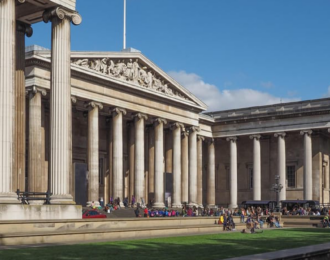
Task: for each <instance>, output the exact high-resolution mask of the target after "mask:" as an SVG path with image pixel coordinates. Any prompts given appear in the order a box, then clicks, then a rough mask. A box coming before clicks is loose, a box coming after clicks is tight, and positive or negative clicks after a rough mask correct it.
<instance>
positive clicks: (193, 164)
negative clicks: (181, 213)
mask: <svg viewBox="0 0 330 260" xmlns="http://www.w3.org/2000/svg"><path fill="white" fill-rule="evenodd" d="M198 131H199V128H198V127H195V126H193V127H191V128H190V129H189V205H190V206H197V132H198Z"/></svg>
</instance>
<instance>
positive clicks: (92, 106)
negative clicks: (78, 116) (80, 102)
mask: <svg viewBox="0 0 330 260" xmlns="http://www.w3.org/2000/svg"><path fill="white" fill-rule="evenodd" d="M85 107H86V108H92V109H93V108H95V107H98V108H99V109H100V110H102V109H103V105H102V104H101V103H99V102H95V101H91V102H86V103H85Z"/></svg>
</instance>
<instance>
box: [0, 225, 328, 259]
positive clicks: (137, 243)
mask: <svg viewBox="0 0 330 260" xmlns="http://www.w3.org/2000/svg"><path fill="white" fill-rule="evenodd" d="M327 242H330V230H329V229H316V228H314V229H276V230H265V231H264V232H263V233H257V234H249V233H248V234H242V233H240V232H231V233H222V232H221V233H219V234H213V235H197V236H186V237H167V238H156V239H144V240H130V241H117V242H99V243H88V244H76V245H59V246H52V247H24V248H19V247H13V248H11V249H6V250H0V259H3V260H10V259H24V260H30V259H33V260H39V259H43V260H44V259H46V260H48V259H62V260H65V259H76V260H83V259H95V260H101V259H137V260H139V259H144V260H146V259H158V260H161V259H226V258H231V257H239V256H246V255H251V254H258V253H265V252H274V251H277V250H283V249H291V248H298V247H303V246H309V245H316V244H322V243H327Z"/></svg>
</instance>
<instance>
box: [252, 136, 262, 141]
mask: <svg viewBox="0 0 330 260" xmlns="http://www.w3.org/2000/svg"><path fill="white" fill-rule="evenodd" d="M260 138H261V135H250V139H257V140H260Z"/></svg>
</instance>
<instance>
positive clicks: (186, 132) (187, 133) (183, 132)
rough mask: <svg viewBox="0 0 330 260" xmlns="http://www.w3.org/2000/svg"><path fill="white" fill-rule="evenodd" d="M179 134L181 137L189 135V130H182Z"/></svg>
mask: <svg viewBox="0 0 330 260" xmlns="http://www.w3.org/2000/svg"><path fill="white" fill-rule="evenodd" d="M181 135H182V136H183V137H186V136H189V132H188V131H186V130H183V131H182V132H181Z"/></svg>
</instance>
